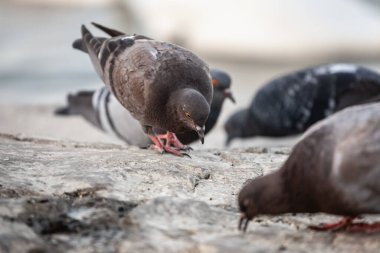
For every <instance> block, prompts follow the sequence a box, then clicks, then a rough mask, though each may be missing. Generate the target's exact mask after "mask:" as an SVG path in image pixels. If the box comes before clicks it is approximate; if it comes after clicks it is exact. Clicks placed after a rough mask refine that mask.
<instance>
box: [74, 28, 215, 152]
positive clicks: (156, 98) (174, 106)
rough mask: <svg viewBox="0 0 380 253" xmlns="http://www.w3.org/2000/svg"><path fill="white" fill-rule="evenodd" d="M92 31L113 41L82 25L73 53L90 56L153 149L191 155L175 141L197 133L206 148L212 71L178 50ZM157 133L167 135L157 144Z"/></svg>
mask: <svg viewBox="0 0 380 253" xmlns="http://www.w3.org/2000/svg"><path fill="white" fill-rule="evenodd" d="M93 24H94V23H93ZM94 25H95V26H96V27H98V28H100V29H101V30H103V31H105V32H106V33H108V34H110V35H111V37H110V38H102V37H94V36H93V35H92V34H91V33H90V31H89V30H88V29H87V28H86V27H85V26H84V25H82V28H81V32H82V38H81V39H79V40H76V41H74V43H73V47H74V48H78V49H81V50H82V51H85V52H87V53H88V55H89V56H90V59H91V62H92V64H93V66H94V68H95V70H96V72H97V73H98V75H99V76H100V78H101V79H102V80H103V82H104V83H105V84H106V86H107V88H108V89H109V90H110V92H111V93H112V94H113V95H114V96H115V97H116V99H117V100H118V101H119V102H120V104H121V105H122V106H124V107H125V108H126V109H127V110H128V111H129V112H130V113H131V115H132V116H133V117H134V118H135V119H136V120H138V121H139V123H140V124H141V126H142V127H143V130H144V132H145V133H146V134H147V135H148V137H149V139H150V140H151V141H152V142H153V145H152V148H154V149H156V150H158V151H160V152H162V153H163V152H167V153H171V154H174V155H177V156H183V155H187V153H186V152H182V151H186V150H188V149H187V146H186V145H184V144H182V143H181V142H180V141H179V140H178V139H177V137H176V133H181V132H187V131H195V132H196V133H197V135H198V137H199V138H200V140H201V142H202V143H203V142H204V131H205V123H206V120H207V118H208V115H209V112H210V105H211V100H212V93H213V88H212V83H211V74H210V70H209V67H208V65H207V64H206V63H205V62H204V61H203V60H202V59H201V58H199V57H198V56H197V55H195V54H194V53H192V52H191V51H189V50H187V49H185V48H182V47H180V46H177V45H174V44H171V43H167V42H161V41H157V40H153V39H151V38H149V37H146V36H143V35H125V34H123V33H120V32H118V31H116V30H113V29H109V28H105V27H104V26H101V25H98V24H94ZM154 128H157V129H163V130H165V131H166V132H167V134H166V135H165V137H162V136H161V137H160V138H159V137H158V136H157V134H156V133H155V132H154ZM162 138H165V139H166V143H164V142H163V141H162Z"/></svg>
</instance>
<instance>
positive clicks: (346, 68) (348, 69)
mask: <svg viewBox="0 0 380 253" xmlns="http://www.w3.org/2000/svg"><path fill="white" fill-rule="evenodd" d="M328 68H329V72H330V73H341V72H343V73H354V72H356V70H357V69H358V67H357V66H355V65H353V64H333V65H330V66H329V67H328Z"/></svg>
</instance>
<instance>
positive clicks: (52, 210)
mask: <svg viewBox="0 0 380 253" xmlns="http://www.w3.org/2000/svg"><path fill="white" fill-rule="evenodd" d="M289 151H290V150H289V148H244V149H230V150H199V151H192V152H191V156H192V159H190V158H179V157H174V156H170V155H160V154H157V153H155V152H154V151H151V150H141V149H138V148H135V147H127V146H119V145H116V144H103V143H98V144H97V143H94V144H88V143H78V142H70V141H55V140H47V139H36V138H28V137H21V136H15V135H7V134H1V135H0V197H1V198H0V252H29V253H32V252H33V253H37V252H40V253H43V252H83V253H84V252H197V253H218V252H223V253H224V252H226V253H227V252H378V249H379V248H380V234H363V233H348V232H337V233H321V232H314V231H311V230H309V229H308V227H307V226H308V225H310V224H316V223H320V222H327V221H333V220H335V219H338V218H339V217H333V216H328V215H323V214H317V215H308V214H302V215H301V214H298V215H292V214H286V215H281V216H275V217H268V216H260V217H257V218H256V219H255V220H254V221H253V222H251V224H250V226H249V229H248V232H247V233H246V234H242V233H240V232H239V231H238V230H237V222H238V218H239V213H238V209H237V204H236V197H237V193H238V191H239V189H240V188H241V186H242V184H244V182H246V181H247V180H248V179H250V178H254V177H257V176H261V175H263V174H266V173H269V172H270V171H272V170H275V169H277V168H279V167H280V166H281V164H282V163H283V161H284V160H285V159H286V158H287V156H288V154H289ZM365 219H368V220H371V219H377V220H378V219H379V216H371V217H365Z"/></svg>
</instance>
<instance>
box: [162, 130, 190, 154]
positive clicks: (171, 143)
mask: <svg viewBox="0 0 380 253" xmlns="http://www.w3.org/2000/svg"><path fill="white" fill-rule="evenodd" d="M157 137H158V138H159V139H160V140H164V141H165V146H166V147H173V148H175V149H178V150H184V151H190V150H193V149H192V148H191V147H189V146H187V145H184V144H182V143H181V142H180V140H178V138H177V136H176V135H175V133H172V132H169V131H168V132H167V133H166V134H161V135H157Z"/></svg>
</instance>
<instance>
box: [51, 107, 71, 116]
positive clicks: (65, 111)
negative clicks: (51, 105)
mask: <svg viewBox="0 0 380 253" xmlns="http://www.w3.org/2000/svg"><path fill="white" fill-rule="evenodd" d="M54 115H58V116H69V115H74V113H72V111H71V110H70V107H69V106H63V107H58V108H57V109H55V111H54Z"/></svg>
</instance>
